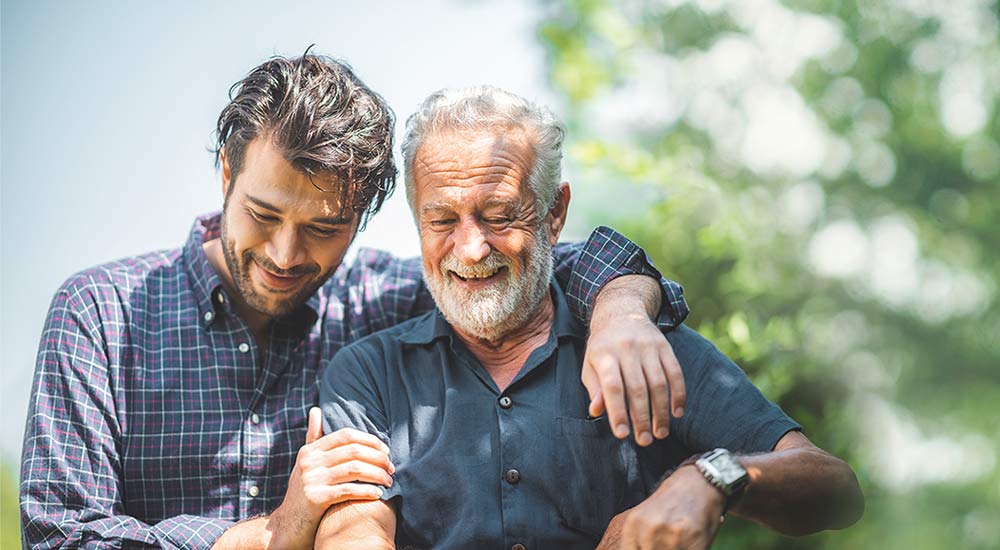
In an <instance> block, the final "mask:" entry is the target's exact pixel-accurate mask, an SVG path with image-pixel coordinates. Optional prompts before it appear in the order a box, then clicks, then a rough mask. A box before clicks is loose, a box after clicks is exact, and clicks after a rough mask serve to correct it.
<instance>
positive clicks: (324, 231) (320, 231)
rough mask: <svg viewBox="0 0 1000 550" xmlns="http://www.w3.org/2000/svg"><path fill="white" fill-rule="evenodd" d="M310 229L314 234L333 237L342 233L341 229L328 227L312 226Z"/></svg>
mask: <svg viewBox="0 0 1000 550" xmlns="http://www.w3.org/2000/svg"><path fill="white" fill-rule="evenodd" d="M309 231H311V232H312V233H313V234H314V235H317V236H319V237H333V236H335V235H338V234H339V233H340V230H339V229H331V228H326V227H310V228H309Z"/></svg>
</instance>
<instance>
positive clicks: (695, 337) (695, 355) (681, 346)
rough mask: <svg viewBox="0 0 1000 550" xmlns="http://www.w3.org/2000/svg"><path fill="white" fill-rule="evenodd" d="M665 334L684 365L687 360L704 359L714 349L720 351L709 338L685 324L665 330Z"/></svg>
mask: <svg viewBox="0 0 1000 550" xmlns="http://www.w3.org/2000/svg"><path fill="white" fill-rule="evenodd" d="M664 335H665V336H666V337H667V341H668V342H670V346H671V347H673V349H674V355H676V356H677V360H678V361H679V362H680V363H681V365H684V363H685V362H689V363H691V362H695V361H699V360H700V359H702V358H703V357H704V356H705V355H706V354H707V353H709V352H712V351H718V348H716V347H715V344H713V343H712V342H711V341H709V339H708V338H705V337H704V336H702V335H701V334H698V332H697V331H695V330H694V329H692V328H690V327H688V326H687V325H685V324H681V325H679V326H678V327H677V328H675V329H673V330H671V331H669V332H665V333H664Z"/></svg>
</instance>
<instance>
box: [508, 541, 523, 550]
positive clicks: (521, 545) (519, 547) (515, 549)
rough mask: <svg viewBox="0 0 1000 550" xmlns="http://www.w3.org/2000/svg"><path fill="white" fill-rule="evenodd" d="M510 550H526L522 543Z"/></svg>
mask: <svg viewBox="0 0 1000 550" xmlns="http://www.w3.org/2000/svg"><path fill="white" fill-rule="evenodd" d="M510 550H525V548H524V545H523V544H521V543H520V542H519V543H517V544H515V545H514V546H511V547H510Z"/></svg>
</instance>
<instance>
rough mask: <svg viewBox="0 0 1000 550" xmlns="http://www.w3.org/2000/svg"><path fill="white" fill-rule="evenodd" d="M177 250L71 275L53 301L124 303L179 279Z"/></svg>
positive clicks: (179, 263)
mask: <svg viewBox="0 0 1000 550" xmlns="http://www.w3.org/2000/svg"><path fill="white" fill-rule="evenodd" d="M183 273H184V269H183V267H182V266H181V253H180V250H177V249H175V250H164V251H157V252H150V253H148V254H142V255H139V256H132V257H128V258H122V259H119V260H115V261H112V262H107V263H104V264H101V265H97V266H94V267H91V268H88V269H84V270H82V271H79V272H77V273H74V274H73V275H71V276H70V277H69V278H67V279H66V280H65V281H64V282H63V284H62V285H60V286H59V289H58V290H57V291H56V300H57V301H58V300H60V299H63V300H69V301H71V302H75V303H79V304H84V305H85V304H107V303H110V302H126V301H128V300H129V299H132V298H134V297H135V296H136V293H141V292H143V291H149V290H151V289H153V288H160V287H162V286H163V285H164V284H169V282H176V281H177V280H178V279H179V278H181V277H182V276H183Z"/></svg>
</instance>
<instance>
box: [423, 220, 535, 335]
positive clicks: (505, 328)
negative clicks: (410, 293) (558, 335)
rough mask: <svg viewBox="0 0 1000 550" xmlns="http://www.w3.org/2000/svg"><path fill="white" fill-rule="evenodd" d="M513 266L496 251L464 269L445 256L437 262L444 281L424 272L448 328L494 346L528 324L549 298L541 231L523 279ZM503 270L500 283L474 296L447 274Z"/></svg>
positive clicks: (480, 273) (472, 273)
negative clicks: (453, 328) (546, 294)
mask: <svg viewBox="0 0 1000 550" xmlns="http://www.w3.org/2000/svg"><path fill="white" fill-rule="evenodd" d="M511 264H512V261H511V260H510V258H508V257H507V256H504V255H503V254H501V253H499V252H497V251H496V250H493V251H491V252H490V255H489V256H487V257H486V258H483V259H482V260H481V261H480V262H479V263H477V264H475V265H472V266H465V265H462V264H461V263H460V262H459V261H458V260H457V259H456V258H455V257H454V256H453V255H451V254H450V253H449V254H448V255H447V256H445V257H444V258H442V259H441V265H440V270H441V273H442V275H441V276H435V275H430V274H428V273H427V270H426V269H424V282H425V283H426V284H427V288H428V289H429V290H430V292H431V296H433V297H434V302H435V303H436V304H437V306H438V309H440V310H441V313H443V314H444V318H445V319H447V320H448V323H450V324H451V325H452V326H454V327H455V328H458V329H460V330H462V331H463V332H467V333H469V334H471V335H472V336H475V337H476V338H482V339H485V340H489V341H496V340H497V339H499V338H500V337H501V336H503V335H505V334H507V333H509V332H511V331H512V330H514V329H516V328H518V327H520V326H522V325H524V324H525V323H527V321H528V320H529V319H531V317H533V316H534V315H535V314H536V313H537V312H538V307H539V305H540V304H541V303H542V298H544V297H545V293H546V292H548V289H549V279H551V278H552V247H551V246H550V245H549V240H548V237H547V236H546V231H545V229H544V227H543V228H540V229H539V230H538V231H537V232H536V233H535V242H534V243H533V244H532V246H531V249H530V250H529V251H528V259H527V262H526V263H525V265H524V275H523V276H522V277H521V278H519V279H518V278H515V277H514V274H513V271H512V270H511V268H510V267H511ZM501 267H507V271H506V274H505V275H504V276H503V278H502V279H501V280H498V281H495V282H494V283H493V284H491V285H490V286H489V287H487V288H484V289H482V290H477V291H473V292H469V291H466V290H464V289H461V288H458V287H457V285H455V283H454V280H453V279H452V277H451V276H450V275H449V272H454V273H456V274H458V275H461V276H463V277H465V276H467V275H472V276H474V275H477V274H478V275H481V276H482V275H490V274H492V273H495V272H496V271H497V270H498V269H500V268H501Z"/></svg>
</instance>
